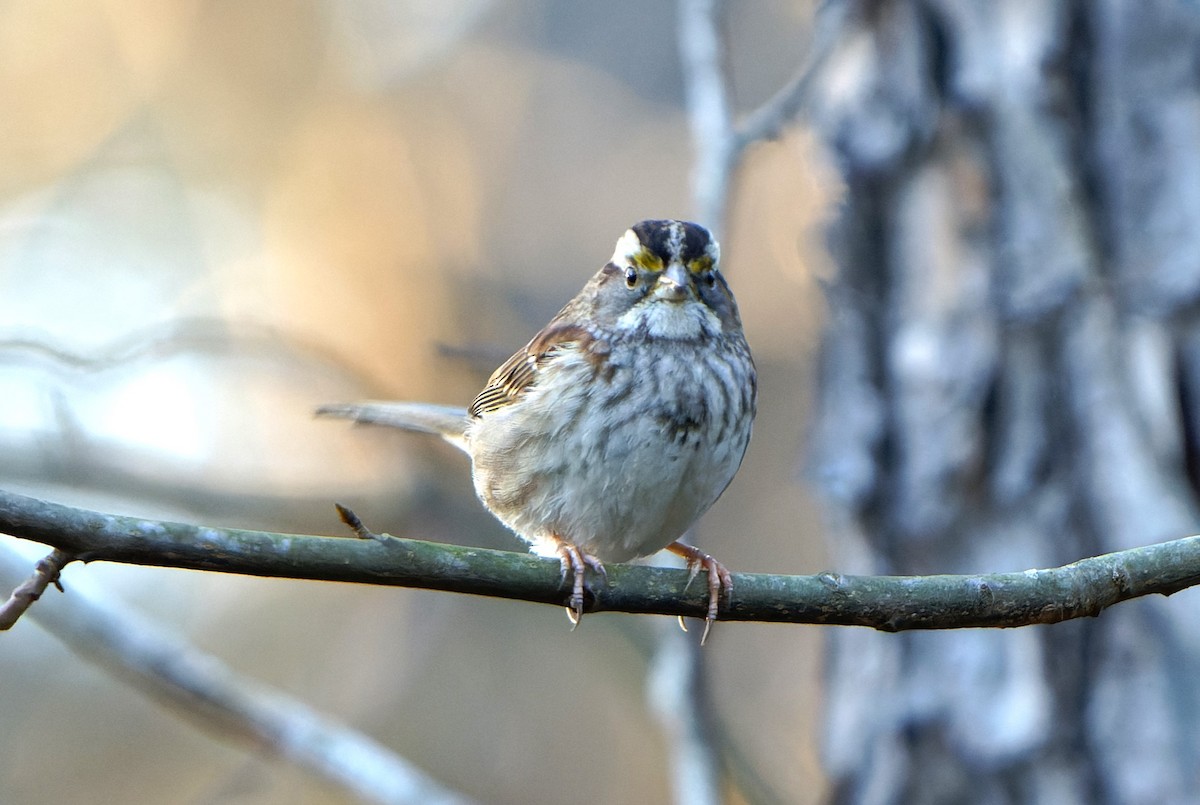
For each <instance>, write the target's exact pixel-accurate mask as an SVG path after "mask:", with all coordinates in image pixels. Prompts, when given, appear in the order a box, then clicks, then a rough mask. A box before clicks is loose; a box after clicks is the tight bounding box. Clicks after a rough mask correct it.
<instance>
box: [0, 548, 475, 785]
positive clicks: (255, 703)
mask: <svg viewBox="0 0 1200 805" xmlns="http://www.w3.org/2000/svg"><path fill="white" fill-rule="evenodd" d="M56 554H57V552H56ZM53 556H54V555H52V557H51V558H53ZM21 562H22V560H21V559H20V558H18V557H17V556H15V555H14V553H13V552H12V551H8V550H4V549H3V546H0V579H3V578H6V577H15V576H19V574H20V573H21V567H22V564H21ZM29 618H30V619H31V620H33V621H35V622H36V623H37V624H38V625H40V626H42V627H43V628H45V629H46V630H47V631H49V632H50V633H51V634H53V635H54V636H55V637H57V638H59V639H60V640H62V641H63V642H64V643H65V644H66V645H67V646H68V647H69V648H71V649H72V650H73V651H76V652H77V653H79V654H81V655H82V656H84V657H85V658H87V659H89V660H91V661H94V662H96V663H98V664H100V665H103V666H105V667H107V668H109V669H113V670H116V671H118V672H119V674H118V675H119V676H120V677H121V678H122V679H126V680H129V681H132V682H133V683H134V684H136V685H138V686H139V687H142V688H144V689H146V690H147V691H149V692H150V693H151V694H153V695H154V696H156V697H158V698H159V699H162V700H164V701H166V702H167V703H168V704H171V705H175V706H177V707H179V708H181V709H182V710H183V711H184V712H185V713H186V714H187V715H189V716H191V717H193V718H195V719H197V720H198V721H199V723H200V724H202V725H203V726H205V727H207V728H208V729H211V730H214V731H216V732H220V733H222V734H225V735H228V734H231V733H232V734H234V735H236V736H238V737H240V738H242V739H244V740H246V741H247V742H249V743H251V744H252V745H254V746H255V747H258V748H260V749H262V750H265V751H267V752H269V753H271V754H274V755H277V756H279V757H281V758H283V759H284V760H287V761H289V762H291V763H293V764H295V765H297V766H299V767H301V768H305V769H307V770H309V771H311V772H313V773H315V774H317V775H319V776H321V777H323V778H324V779H326V780H328V781H329V782H331V783H333V784H335V785H337V786H339V787H341V788H343V789H344V790H346V791H348V792H350V793H351V794H352V795H353V796H355V797H357V798H359V799H362V800H364V801H369V802H381V803H440V805H452V804H453V803H466V802H467V799H466V798H465V797H463V796H461V795H459V794H457V793H455V792H453V791H450V790H448V789H446V788H445V787H443V786H442V785H441V784H440V783H438V782H437V781H435V780H433V779H431V778H430V777H429V776H428V775H426V774H425V773H424V772H422V771H421V770H420V769H418V768H416V767H415V766H413V765H412V764H411V763H409V762H408V761H406V760H404V759H403V758H401V757H399V756H397V755H395V754H394V753H392V752H391V751H389V750H388V749H387V748H385V747H383V746H380V745H379V744H377V743H376V742H374V741H373V740H371V739H370V738H367V737H366V736H364V735H362V734H361V733H358V732H355V731H354V730H351V729H349V728H347V727H346V726H344V725H342V724H339V723H337V722H335V721H333V720H332V719H330V718H328V717H326V716H324V715H322V714H321V713H318V712H316V711H314V710H312V709H311V708H309V707H308V706H307V705H305V704H304V703H302V702H300V701H298V700H296V699H293V698H291V697H289V696H286V695H284V694H282V693H280V692H278V691H275V690H272V689H269V688H267V687H266V686H264V685H262V684H260V683H257V682H255V681H253V680H250V679H247V678H246V677H243V676H241V675H239V674H238V673H236V672H235V671H233V670H232V669H231V668H229V667H228V666H226V665H225V664H224V663H222V662H221V661H220V660H218V659H216V658H215V657H212V656H210V655H207V654H204V653H203V652H200V651H198V650H196V649H195V648H194V647H192V646H191V645H189V644H188V643H186V642H184V641H183V640H180V639H179V638H178V637H175V636H173V635H170V634H168V633H166V632H165V631H163V630H162V629H161V628H159V627H157V626H155V625H153V624H151V623H149V622H147V621H146V620H144V619H143V618H141V617H138V616H135V615H134V614H132V613H130V612H128V611H126V610H124V609H123V608H121V607H119V606H116V605H114V604H112V603H110V602H107V601H102V600H100V599H99V598H97V597H95V596H94V595H93V594H90V593H89V592H88V591H87V589H86V585H78V586H76V585H72V588H71V593H70V595H65V596H61V597H60V598H59V599H58V600H55V601H53V602H46V604H45V605H43V606H39V607H35V608H33V609H32V610H30V612H29Z"/></svg>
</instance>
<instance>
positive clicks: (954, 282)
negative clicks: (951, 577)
mask: <svg viewBox="0 0 1200 805" xmlns="http://www.w3.org/2000/svg"><path fill="white" fill-rule="evenodd" d="M822 15H823V16H822V19H820V20H819V24H818V36H821V37H828V39H825V40H824V42H825V43H826V47H828V48H829V51H828V53H829V56H828V58H826V59H825V60H824V61H823V62H822V67H821V70H822V72H821V74H820V75H819V76H818V77H817V80H816V83H815V85H814V86H815V90H814V92H815V95H814V97H813V101H812V115H813V122H814V124H815V126H816V127H817V129H818V131H819V132H820V134H821V136H822V137H823V138H824V139H825V140H826V142H827V143H828V145H829V147H830V149H831V151H832V152H833V154H834V155H835V157H836V159H837V160H838V162H839V165H840V167H841V170H842V173H843V175H844V177H845V181H846V199H845V202H844V205H843V206H842V208H841V212H840V216H839V220H838V221H837V222H836V223H835V225H834V226H833V228H832V232H831V236H830V244H831V249H832V252H833V254H834V257H835V259H836V261H837V264H838V270H837V274H836V276H834V277H833V278H832V279H831V280H830V281H829V283H828V285H827V293H828V304H829V317H828V323H827V326H826V331H825V334H824V337H823V343H822V348H821V358H820V361H821V363H820V373H821V376H820V387H819V391H818V413H817V420H816V423H815V426H814V429H813V433H812V441H811V445H810V458H811V467H812V471H813V476H814V478H815V481H816V484H817V486H818V488H819V489H820V491H821V492H822V493H823V495H824V496H825V498H826V501H827V503H828V511H829V513H830V520H831V528H830V533H831V534H832V535H833V544H832V546H831V552H832V556H833V561H834V563H835V569H836V570H839V571H843V572H851V573H901V574H927V573H958V572H990V571H1004V570H1020V569H1024V568H1029V567H1039V566H1050V565H1058V564H1063V563H1066V562H1070V561H1073V560H1075V559H1078V558H1081V557H1084V556H1087V555H1092V554H1097V553H1104V552H1107V551H1112V550H1117V549H1120V548H1126V547H1132V546H1135V545H1142V544H1147V543H1152V542H1158V541H1161V540H1166V539H1172V538H1175V537H1181V536H1185V535H1188V534H1192V533H1195V532H1196V531H1197V530H1198V528H1197V519H1198V518H1197V514H1198V509H1197V497H1196V490H1197V483H1196V481H1197V470H1198V469H1200V326H1198V322H1200V319H1198V317H1197V301H1198V298H1200V6H1198V5H1197V4H1195V3H1191V2H1183V0H1178V1H1174V0H1150V1H1149V2H1136V3H1135V2H1121V0H1096V1H1095V2H1092V1H1091V0H1077V2H1062V1H1059V2H1052V1H1051V0H926V1H925V2H916V1H915V0H914V1H912V2H900V1H899V0H898V1H897V2H873V1H871V0H860V1H859V2H842V3H833V4H828V5H826V6H825V8H824V10H823V11H822ZM1198 609H1200V606H1198V605H1197V599H1196V597H1195V596H1194V595H1188V594H1183V595H1180V596H1179V597H1178V598H1175V599H1171V600H1140V601H1137V602H1133V603H1130V604H1127V605H1122V606H1120V607H1117V608H1116V609H1114V610H1110V611H1108V612H1106V613H1104V614H1103V615H1102V616H1101V617H1099V618H1097V619H1095V620H1094V621H1091V622H1087V623H1084V622H1078V621H1073V622H1070V623H1063V624H1060V625H1057V626H1052V627H1037V628H1029V629H1019V630H1013V631H984V630H970V631H961V632H950V633H927V634H918V633H907V634H900V635H884V634H878V633H873V632H867V631H864V630H854V629H843V630H831V631H830V645H829V660H828V665H827V686H828V697H827V707H828V710H827V714H826V721H825V730H826V734H825V761H826V766H827V770H828V772H829V774H830V776H831V778H832V780H833V797H832V798H833V800H834V801H836V802H854V803H859V802H862V803H885V802H905V803H929V802H947V803H949V802H985V803H1000V802H1046V803H1055V805H1059V804H1060V803H1071V802H1078V803H1093V802H1113V803H1143V802H1188V801H1191V802H1195V801H1200V628H1198V627H1197V626H1196V625H1195V620H1196V617H1195V616H1196V615H1197V610H1198Z"/></svg>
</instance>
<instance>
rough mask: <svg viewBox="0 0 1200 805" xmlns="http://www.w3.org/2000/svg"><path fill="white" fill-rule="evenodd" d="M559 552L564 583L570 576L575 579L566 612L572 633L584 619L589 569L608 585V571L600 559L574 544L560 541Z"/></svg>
mask: <svg viewBox="0 0 1200 805" xmlns="http://www.w3.org/2000/svg"><path fill="white" fill-rule="evenodd" d="M557 550H558V561H559V564H560V565H561V567H562V579H563V581H564V582H565V581H566V580H567V575H568V574H570V575H571V576H572V577H573V579H572V584H571V597H570V598H568V599H567V606H566V610H567V619H568V620H569V621H571V631H575V627H576V626H578V625H579V620H580V619H581V618H582V617H583V593H584V588H585V586H586V585H585V584H584V581H585V577H586V575H587V569H588V568H589V567H590V568H591V569H592V570H594V571H596V572H597V573H599V574H600V576H601V577H602V578H603V579H604V583H605V584H607V583H608V571H606V570H605V569H604V565H603V564H602V563H601V562H600V560H599V559H597V558H596V557H594V556H592V555H591V554H590V553H586V552H584V551H581V550H579V548H578V546H576V545H575V544H574V543H571V542H567V541H566V540H560V541H559V543H558V546H557Z"/></svg>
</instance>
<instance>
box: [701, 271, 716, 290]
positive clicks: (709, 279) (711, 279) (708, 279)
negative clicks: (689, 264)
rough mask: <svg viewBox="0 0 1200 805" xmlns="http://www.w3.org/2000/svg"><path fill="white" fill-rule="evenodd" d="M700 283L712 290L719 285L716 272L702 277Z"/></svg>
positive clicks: (710, 272) (709, 272)
mask: <svg viewBox="0 0 1200 805" xmlns="http://www.w3.org/2000/svg"><path fill="white" fill-rule="evenodd" d="M700 281H701V282H703V283H704V285H705V287H708V288H711V287H713V286H714V285H716V284H717V275H716V273H715V272H712V271H708V272H706V273H705V274H704V275H703V276H702V277H700Z"/></svg>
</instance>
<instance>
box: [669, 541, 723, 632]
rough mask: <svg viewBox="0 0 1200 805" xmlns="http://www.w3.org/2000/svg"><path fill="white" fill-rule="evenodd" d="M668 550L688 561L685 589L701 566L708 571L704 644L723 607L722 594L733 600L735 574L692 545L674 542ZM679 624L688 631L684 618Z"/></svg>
mask: <svg viewBox="0 0 1200 805" xmlns="http://www.w3.org/2000/svg"><path fill="white" fill-rule="evenodd" d="M667 550H668V551H670V552H671V553H673V554H676V555H678V556H682V557H683V558H684V559H685V560H686V561H687V568H688V580H687V584H685V585H684V586H683V589H685V590H686V589H687V588H688V587H690V586H691V584H692V580H693V579H695V578H696V576H698V575H699V574H700V568H702V567H703V568H704V569H705V570H707V571H708V612H707V613H706V614H705V616H704V633H703V634H702V635H700V645H704V641H706V640H708V633H709V630H711V629H712V625H713V621H715V620H716V619H717V613H718V611H719V610H720V608H721V597H722V595H724V597H725V600H726V601H729V600H731V598H732V596H733V576H732V575H731V574H730V573H729V570H728V569H726V567H725V565H723V564H721V563H720V562H718V561H717V560H716V559H714V558H712V557H711V556H709V555H708V554H706V553H704V551H701V550H699V549H697V548H693V547H692V546H691V545H686V544H684V543H682V542H673V543H671V544H670V545H668V546H667ZM679 624H680V626H681V627H683V630H684V631H685V632H686V631H687V627H684V626H683V619H682V618H680V620H679Z"/></svg>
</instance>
